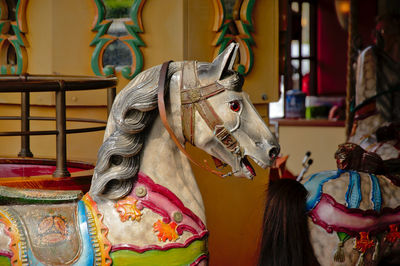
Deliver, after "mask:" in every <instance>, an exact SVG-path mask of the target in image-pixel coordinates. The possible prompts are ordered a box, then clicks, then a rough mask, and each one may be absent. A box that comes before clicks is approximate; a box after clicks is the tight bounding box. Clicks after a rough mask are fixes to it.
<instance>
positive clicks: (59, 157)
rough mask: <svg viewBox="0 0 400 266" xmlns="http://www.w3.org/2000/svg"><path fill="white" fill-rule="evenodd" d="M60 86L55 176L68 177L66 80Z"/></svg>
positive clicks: (57, 94)
mask: <svg viewBox="0 0 400 266" xmlns="http://www.w3.org/2000/svg"><path fill="white" fill-rule="evenodd" d="M59 84H60V88H59V90H57V91H56V129H57V135H56V170H55V171H54V173H53V177H68V176H71V174H70V173H69V172H68V169H67V135H66V127H67V125H66V124H67V122H66V105H65V86H64V81H62V80H60V81H59Z"/></svg>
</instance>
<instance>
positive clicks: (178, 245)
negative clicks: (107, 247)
mask: <svg viewBox="0 0 400 266" xmlns="http://www.w3.org/2000/svg"><path fill="white" fill-rule="evenodd" d="M207 236H208V231H203V232H202V233H201V234H199V235H195V236H192V237H190V238H188V239H187V240H186V241H185V243H170V244H166V245H164V246H158V245H147V246H145V247H139V246H136V245H132V244H116V245H113V246H112V247H111V252H114V251H118V250H130V251H135V252H138V253H143V252H146V251H149V250H161V251H166V250H169V249H172V248H187V247H188V246H189V245H190V244H191V243H193V242H194V241H196V240H200V239H203V238H207ZM204 240H205V239H204Z"/></svg>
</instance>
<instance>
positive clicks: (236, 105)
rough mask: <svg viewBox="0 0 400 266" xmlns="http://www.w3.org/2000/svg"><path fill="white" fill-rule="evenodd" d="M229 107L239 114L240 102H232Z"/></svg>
mask: <svg viewBox="0 0 400 266" xmlns="http://www.w3.org/2000/svg"><path fill="white" fill-rule="evenodd" d="M229 107H230V108H231V110H232V111H234V112H239V111H240V102H239V101H238V100H234V101H231V102H230V103H229Z"/></svg>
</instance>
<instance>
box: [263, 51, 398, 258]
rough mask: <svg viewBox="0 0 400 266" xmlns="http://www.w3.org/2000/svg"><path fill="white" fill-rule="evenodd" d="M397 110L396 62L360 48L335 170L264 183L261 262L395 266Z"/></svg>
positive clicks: (396, 251)
mask: <svg viewBox="0 0 400 266" xmlns="http://www.w3.org/2000/svg"><path fill="white" fill-rule="evenodd" d="M399 107H400V63H399V62H395V61H393V60H392V59H391V58H390V57H389V56H388V55H387V54H385V53H384V52H383V51H382V50H379V49H377V48H376V47H369V48H367V49H366V50H365V51H364V52H363V53H362V54H361V56H360V58H359V60H358V71H357V84H356V106H355V108H354V110H353V111H354V126H353V131H352V134H351V136H350V138H349V140H348V141H349V142H348V143H346V144H343V145H340V146H339V149H338V151H337V152H336V154H335V158H336V161H337V165H338V170H334V171H325V172H320V173H316V174H314V175H311V176H310V177H309V178H308V179H307V180H305V181H304V182H303V184H300V183H298V182H296V181H293V180H278V181H277V182H276V183H275V184H271V185H270V188H269V192H268V193H269V195H268V199H267V204H266V210H265V218H264V219H265V220H264V221H265V222H264V235H263V240H262V246H261V256H260V264H261V265H296V266H297V265H318V264H321V265H379V264H381V265H400V187H399V185H400V111H399ZM294 209H296V211H294ZM297 209H299V210H297ZM307 215H308V220H307V219H306V217H307Z"/></svg>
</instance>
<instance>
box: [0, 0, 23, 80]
mask: <svg viewBox="0 0 400 266" xmlns="http://www.w3.org/2000/svg"><path fill="white" fill-rule="evenodd" d="M27 3H28V0H14V1H6V0H0V74H2V75H5V74H22V73H24V72H26V68H27V63H28V59H27V53H26V47H27V46H28V42H27V41H26V39H25V36H24V35H25V33H26V32H27V26H26V15H25V14H26V5H27Z"/></svg>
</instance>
